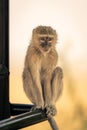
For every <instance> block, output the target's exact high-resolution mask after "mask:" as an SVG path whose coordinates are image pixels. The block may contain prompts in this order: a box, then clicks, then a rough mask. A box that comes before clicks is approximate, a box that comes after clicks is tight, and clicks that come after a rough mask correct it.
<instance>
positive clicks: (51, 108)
mask: <svg viewBox="0 0 87 130" xmlns="http://www.w3.org/2000/svg"><path fill="white" fill-rule="evenodd" d="M46 114H47V115H48V116H55V115H56V114H57V110H56V107H55V106H54V105H49V106H46Z"/></svg>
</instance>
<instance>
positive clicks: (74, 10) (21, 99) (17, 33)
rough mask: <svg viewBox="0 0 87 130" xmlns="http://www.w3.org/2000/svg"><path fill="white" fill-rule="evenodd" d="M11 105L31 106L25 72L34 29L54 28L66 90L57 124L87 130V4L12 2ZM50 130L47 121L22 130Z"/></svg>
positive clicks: (83, 0)
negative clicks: (44, 26)
mask: <svg viewBox="0 0 87 130" xmlns="http://www.w3.org/2000/svg"><path fill="white" fill-rule="evenodd" d="M9 10H10V16H9V21H10V24H9V30H10V34H9V39H10V102H12V103H27V104H29V103H31V102H30V101H29V99H28V98H27V97H26V95H25V93H24V91H23V85H22V71H23V67H24V58H25V54H26V50H27V47H28V45H29V42H30V40H31V34H32V29H33V28H35V27H36V26H38V25H47V26H52V27H53V28H54V29H56V31H57V33H58V43H57V45H56V49H57V51H58V53H59V61H58V65H60V66H61V67H62V68H63V71H64V79H63V81H64V90H63V94H62V96H61V98H60V99H59V101H58V102H57V108H58V114H57V115H56V116H55V120H56V121H57V122H58V125H59V128H60V130H87V101H86V100H87V0H36V1H35V0H10V9H9ZM35 129H36V130H40V129H42V130H50V129H51V128H50V126H49V123H48V122H47V121H45V122H42V123H39V124H37V125H33V126H30V127H27V128H24V129H23V130H35Z"/></svg>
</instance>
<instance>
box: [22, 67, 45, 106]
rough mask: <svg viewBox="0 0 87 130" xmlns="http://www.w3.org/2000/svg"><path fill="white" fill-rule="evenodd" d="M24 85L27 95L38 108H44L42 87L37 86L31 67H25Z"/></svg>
mask: <svg viewBox="0 0 87 130" xmlns="http://www.w3.org/2000/svg"><path fill="white" fill-rule="evenodd" d="M23 87H24V91H25V93H26V95H27V97H28V98H29V99H30V100H31V102H32V103H34V105H35V106H36V108H43V105H44V103H43V97H42V94H41V91H42V90H41V88H38V87H37V86H35V84H34V82H33V79H32V75H31V73H30V71H29V69H24V72H23Z"/></svg>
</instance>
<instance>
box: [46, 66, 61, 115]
mask: <svg viewBox="0 0 87 130" xmlns="http://www.w3.org/2000/svg"><path fill="white" fill-rule="evenodd" d="M62 78H63V72H62V69H61V68H60V67H57V68H55V70H54V71H53V74H52V80H51V95H52V100H51V105H48V106H47V107H46V110H47V115H52V116H54V115H56V113H57V110H56V107H55V103H56V101H57V99H58V98H59V96H60V95H61V93H62V89H63V81H62Z"/></svg>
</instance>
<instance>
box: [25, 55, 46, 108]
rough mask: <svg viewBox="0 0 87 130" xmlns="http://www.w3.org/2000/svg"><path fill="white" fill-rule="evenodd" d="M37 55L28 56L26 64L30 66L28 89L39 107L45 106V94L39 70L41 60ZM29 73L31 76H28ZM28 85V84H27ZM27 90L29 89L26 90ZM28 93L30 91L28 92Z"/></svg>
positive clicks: (31, 97) (31, 98) (30, 96)
mask: <svg viewBox="0 0 87 130" xmlns="http://www.w3.org/2000/svg"><path fill="white" fill-rule="evenodd" d="M38 60H39V59H38V58H37V57H36V56H34V55H33V56H31V57H27V59H26V66H27V68H28V72H27V75H26V78H28V77H29V78H28V80H27V81H26V82H28V84H29V85H28V87H27V88H28V91H29V96H28V97H29V98H30V100H31V101H32V102H33V103H34V104H35V105H36V107H38V108H43V106H44V101H43V94H42V86H41V83H40V72H39V62H38ZM28 75H29V76H28ZM25 87H26V86H25ZM26 91H27V90H26ZM27 95H28V92H27Z"/></svg>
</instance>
